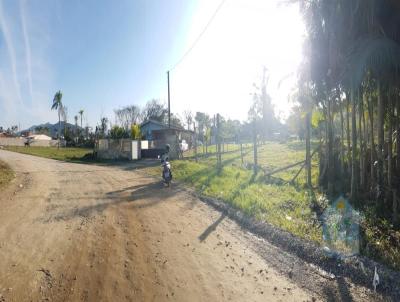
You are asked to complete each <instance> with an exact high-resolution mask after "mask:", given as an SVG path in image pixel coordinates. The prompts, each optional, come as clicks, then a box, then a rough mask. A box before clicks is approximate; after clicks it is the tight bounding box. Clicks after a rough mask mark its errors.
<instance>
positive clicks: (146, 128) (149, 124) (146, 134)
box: [140, 120, 183, 141]
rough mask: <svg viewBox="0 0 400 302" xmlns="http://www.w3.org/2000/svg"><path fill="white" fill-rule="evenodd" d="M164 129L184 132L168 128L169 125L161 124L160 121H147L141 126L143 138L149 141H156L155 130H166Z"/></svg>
mask: <svg viewBox="0 0 400 302" xmlns="http://www.w3.org/2000/svg"><path fill="white" fill-rule="evenodd" d="M164 129H174V130H177V131H181V130H183V129H182V128H179V127H174V126H171V127H168V125H166V124H163V123H160V122H159V121H155V120H147V121H145V122H143V123H141V124H140V132H141V133H142V138H143V139H145V140H148V141H152V140H154V139H155V138H154V136H153V131H155V130H164Z"/></svg>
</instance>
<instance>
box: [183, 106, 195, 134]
mask: <svg viewBox="0 0 400 302" xmlns="http://www.w3.org/2000/svg"><path fill="white" fill-rule="evenodd" d="M183 118H184V119H185V122H186V125H187V130H190V128H191V125H192V123H193V113H192V112H191V111H190V110H185V111H184V112H183Z"/></svg>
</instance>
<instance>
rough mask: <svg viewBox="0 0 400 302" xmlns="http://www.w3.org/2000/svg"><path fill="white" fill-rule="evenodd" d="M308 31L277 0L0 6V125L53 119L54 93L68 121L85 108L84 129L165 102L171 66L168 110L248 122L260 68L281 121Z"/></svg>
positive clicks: (17, 1)
mask: <svg viewBox="0 0 400 302" xmlns="http://www.w3.org/2000/svg"><path fill="white" fill-rule="evenodd" d="M220 3H222V6H221V7H220V9H219V10H218V13H217V14H216V15H215V18H214V19H213V21H212V22H211V23H210V25H209V26H208V27H207V30H206V31H205V32H204V33H203V34H202V35H201V38H200V39H198V37H199V35H200V34H201V33H202V31H203V30H204V28H205V27H206V25H207V23H208V22H209V20H210V18H211V16H212V15H213V14H214V12H215V11H216V10H217V8H218V7H219V6H220ZM304 35H305V30H304V25H303V22H302V18H301V15H300V13H299V10H298V7H297V6H296V5H294V4H291V5H287V4H282V1H281V0H225V1H224V2H221V1H220V0H218V1H217V0H168V1H167V0H118V1H113V0H85V1H78V0H41V1H27V0H0V126H3V127H10V126H11V125H19V126H20V128H21V129H25V128H28V127H30V126H31V125H37V124H41V123H45V122H51V123H54V122H56V121H57V120H58V117H57V113H56V112H55V111H51V110H50V107H51V103H52V99H53V96H54V94H55V93H56V92H57V91H58V90H61V91H62V93H63V103H64V105H65V106H66V107H67V108H68V119H69V122H73V120H74V116H75V115H77V112H78V111H79V110H81V109H83V110H84V123H85V125H86V124H88V125H90V126H95V125H96V124H97V123H98V121H99V120H100V118H101V117H108V118H109V119H110V120H111V121H114V113H113V110H114V109H116V108H121V107H123V106H126V105H137V106H144V104H145V103H146V102H147V101H148V100H150V99H152V98H156V99H160V100H162V101H163V102H166V101H167V70H169V71H170V89H171V111H172V112H174V113H178V114H180V115H181V116H182V112H183V111H184V110H191V111H193V112H196V111H203V112H207V113H209V114H211V115H213V114H215V113H220V114H222V115H223V116H226V117H229V118H233V119H240V120H246V119H247V112H248V109H249V107H250V105H251V102H252V96H251V94H252V93H254V92H255V88H254V84H256V85H257V84H258V83H260V81H261V77H262V72H263V68H264V67H265V68H267V70H268V72H267V73H268V75H269V82H268V92H269V94H270V95H271V97H272V100H273V103H274V105H275V110H276V113H277V114H278V115H280V116H281V117H282V118H284V117H285V116H287V114H288V112H289V108H290V103H289V102H288V95H289V94H290V93H291V92H292V91H293V88H294V86H295V83H296V70H297V68H298V65H299V63H300V61H301V57H302V41H303V38H304ZM197 39H198V40H197ZM196 40H197V42H196V43H195V41H196ZM194 43H195V46H194V47H193V48H192V49H191V47H192V46H193V44H194ZM188 49H191V51H190V52H189V53H187V51H188ZM185 53H187V55H185V56H184V54H185ZM182 57H184V58H183V60H181V59H182ZM178 62H180V63H179V64H178V65H177V63H178ZM282 79H283V80H282Z"/></svg>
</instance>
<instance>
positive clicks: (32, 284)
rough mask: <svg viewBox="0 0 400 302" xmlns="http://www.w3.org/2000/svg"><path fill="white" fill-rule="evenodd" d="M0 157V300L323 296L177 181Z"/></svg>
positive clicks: (306, 298)
mask: <svg viewBox="0 0 400 302" xmlns="http://www.w3.org/2000/svg"><path fill="white" fill-rule="evenodd" d="M0 159H1V160H4V161H6V162H7V163H9V164H10V166H11V167H12V168H13V169H14V170H15V171H16V173H17V178H16V180H15V181H14V182H13V183H12V184H11V186H9V187H8V188H7V189H6V190H5V191H3V192H1V194H0V207H1V210H0V222H1V224H0V301H314V300H315V298H316V300H324V299H323V298H321V297H323V296H321V295H319V294H318V292H311V291H310V290H309V289H307V290H306V289H304V288H303V287H302V286H299V283H297V284H296V282H295V281H293V280H291V279H290V278H288V277H287V276H284V275H283V274H281V272H279V269H277V267H276V266H273V265H270V264H269V263H268V262H267V261H266V260H265V257H262V256H261V255H260V254H259V253H258V252H257V249H256V248H255V245H254V244H253V242H252V241H254V237H253V236H252V235H250V234H248V233H246V232H244V231H242V230H241V229H240V227H239V226H238V225H237V224H236V223H234V222H232V221H231V220H230V219H228V218H227V217H225V216H224V215H221V213H219V212H217V211H215V210H214V209H212V208H210V207H209V206H208V205H206V204H204V203H202V202H201V201H199V200H198V199H196V198H194V197H193V196H192V195H190V194H188V193H187V192H186V191H184V190H182V189H180V188H179V187H178V186H176V187H174V188H172V189H168V188H162V186H161V184H160V181H159V180H157V179H154V178H151V177H148V176H145V175H144V174H143V173H141V172H138V171H134V170H133V169H132V168H130V167H128V166H126V167H121V166H119V167H101V166H95V165H83V164H71V163H64V162H58V161H53V160H48V159H43V158H38V157H32V156H29V155H22V154H17V153H11V152H7V151H1V150H0ZM275 252H276V251H275ZM277 253H279V251H277ZM271 257H273V255H271ZM303 281H304V280H303ZM310 288H312V286H311V287H310ZM351 292H352V291H351ZM350 294H351V293H350ZM314 297H315V298H314ZM353 298H355V299H354V300H358V299H357V297H356V296H353ZM360 301H361V299H360Z"/></svg>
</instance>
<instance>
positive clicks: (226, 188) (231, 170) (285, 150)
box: [147, 142, 322, 242]
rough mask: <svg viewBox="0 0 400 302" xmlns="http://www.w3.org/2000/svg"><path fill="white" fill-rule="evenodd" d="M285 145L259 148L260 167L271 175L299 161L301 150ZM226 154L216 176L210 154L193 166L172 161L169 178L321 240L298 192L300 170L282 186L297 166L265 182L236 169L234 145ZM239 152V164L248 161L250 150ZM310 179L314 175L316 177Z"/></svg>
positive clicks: (301, 177) (303, 192) (307, 201)
mask: <svg viewBox="0 0 400 302" xmlns="http://www.w3.org/2000/svg"><path fill="white" fill-rule="evenodd" d="M290 146H291V145H290V144H289V145H288V144H280V143H277V142H268V143H267V144H266V145H262V146H260V147H259V163H260V165H261V166H263V167H266V168H267V169H268V170H271V171H272V170H275V169H277V168H280V167H283V166H285V165H289V164H292V163H295V162H299V161H302V160H304V157H305V151H304V149H303V150H292V149H290ZM213 148H214V150H215V146H211V148H210V149H211V152H212V151H213ZM225 150H226V149H225ZM228 150H232V152H229V151H228V152H227V153H225V154H223V155H222V169H221V171H220V172H219V173H218V171H217V169H216V156H215V154H214V155H210V156H205V157H202V158H200V159H199V160H198V162H197V163H196V162H195V161H194V160H176V161H172V163H171V164H172V172H173V176H174V178H175V179H176V180H179V181H182V182H185V183H187V184H189V185H191V186H192V187H194V188H195V189H196V190H197V191H198V192H199V193H201V194H203V195H205V196H209V197H213V198H218V199H220V200H222V201H224V202H227V203H229V204H231V205H232V206H233V207H235V208H237V209H240V210H241V211H243V212H244V213H246V214H247V215H249V216H254V217H256V218H258V219H260V220H262V221H266V222H269V223H271V224H274V225H276V226H278V227H280V228H282V229H284V230H287V231H289V232H291V233H293V234H295V235H297V236H299V237H302V238H306V239H308V240H313V241H316V242H321V239H322V233H321V232H322V231H321V228H320V226H319V225H318V223H317V217H316V215H315V213H314V212H313V211H312V209H311V199H310V195H309V194H308V192H307V190H305V188H304V184H305V173H304V170H303V171H302V173H301V174H300V175H299V179H298V181H297V182H296V183H295V184H290V183H288V182H289V181H290V180H291V179H292V178H293V176H294V175H295V173H297V171H298V170H299V169H300V166H297V167H294V168H293V169H289V170H287V171H284V172H281V173H279V174H277V175H274V177H271V178H270V179H265V178H264V174H263V173H261V172H260V173H257V174H256V175H255V174H254V173H253V171H252V170H251V169H246V168H245V167H244V166H243V165H242V163H241V156H240V149H239V147H238V146H237V145H236V146H234V145H231V146H230V147H229V149H228ZM233 150H236V151H233ZM244 153H245V154H244V163H251V162H252V156H253V149H252V147H251V146H248V147H246V148H244ZM192 155H193V151H190V152H187V153H186V154H185V156H188V157H191V158H192ZM147 170H148V172H149V173H150V174H152V175H159V174H160V168H159V167H151V168H148V169H147ZM314 170H315V171H316V170H317V169H314ZM303 174H304V175H303ZM313 176H314V177H317V174H316V173H314V175H313Z"/></svg>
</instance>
